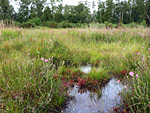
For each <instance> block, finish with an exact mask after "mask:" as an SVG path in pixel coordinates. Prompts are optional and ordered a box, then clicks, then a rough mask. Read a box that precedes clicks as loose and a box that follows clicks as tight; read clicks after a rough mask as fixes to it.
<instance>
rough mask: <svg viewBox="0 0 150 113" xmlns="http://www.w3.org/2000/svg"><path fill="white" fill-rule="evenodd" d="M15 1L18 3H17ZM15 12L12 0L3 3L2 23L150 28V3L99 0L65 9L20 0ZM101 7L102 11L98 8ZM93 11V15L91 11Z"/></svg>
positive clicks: (58, 1) (53, 2)
mask: <svg viewBox="0 0 150 113" xmlns="http://www.w3.org/2000/svg"><path fill="white" fill-rule="evenodd" d="M16 1H17V0H15V1H14V2H16ZM18 5H19V9H18V11H17V12H15V10H14V7H13V6H12V5H11V4H10V1H9V0H0V20H13V21H15V22H18V23H26V24H27V23H28V24H29V23H31V24H33V23H34V25H47V24H48V23H51V22H53V25H54V26H55V24H54V22H55V23H74V24H77V23H92V22H99V23H105V22H109V23H115V24H117V23H123V24H129V23H132V22H135V23H142V22H145V23H146V24H147V25H150V0H128V1H127V0H122V1H120V0H106V1H105V2H103V1H101V0H98V2H97V3H95V2H94V1H93V2H92V3H89V2H88V1H85V2H79V3H78V5H76V6H74V5H64V4H63V2H62V0H20V1H19V4H18ZM96 5H98V7H96ZM90 7H91V8H92V11H91V9H90Z"/></svg>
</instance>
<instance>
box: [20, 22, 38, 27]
mask: <svg viewBox="0 0 150 113" xmlns="http://www.w3.org/2000/svg"><path fill="white" fill-rule="evenodd" d="M20 27H23V28H33V27H35V24H34V23H32V22H30V21H27V22H23V23H22V24H21V25H20Z"/></svg>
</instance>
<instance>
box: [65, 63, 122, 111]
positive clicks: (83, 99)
mask: <svg viewBox="0 0 150 113" xmlns="http://www.w3.org/2000/svg"><path fill="white" fill-rule="evenodd" d="M80 70H81V71H83V72H84V73H89V72H90V71H91V70H92V67H91V65H87V66H82V67H80ZM123 89H124V86H123V84H122V83H121V82H118V79H116V78H111V79H110V80H109V82H108V83H107V84H106V85H105V86H104V87H103V88H102V89H100V91H99V92H94V91H90V90H88V89H85V88H80V87H79V86H77V85H74V87H73V88H69V90H68V93H69V96H71V97H73V99H72V100H70V101H69V102H68V104H67V106H66V108H65V109H64V113H111V112H114V108H115V107H118V106H120V105H121V104H122V98H121V96H120V95H119V93H120V92H121V91H122V90H123Z"/></svg>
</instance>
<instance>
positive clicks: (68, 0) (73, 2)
mask: <svg viewBox="0 0 150 113" xmlns="http://www.w3.org/2000/svg"><path fill="white" fill-rule="evenodd" d="M10 1H11V2H10V3H11V4H12V5H13V6H14V9H15V11H17V9H18V6H17V4H16V3H17V2H14V0H10ZM18 1H19V0H18ZM80 1H88V2H90V3H92V2H93V1H94V2H95V5H97V1H98V0H63V4H64V5H65V4H68V5H77V4H78V2H80ZM96 7H97V6H96Z"/></svg>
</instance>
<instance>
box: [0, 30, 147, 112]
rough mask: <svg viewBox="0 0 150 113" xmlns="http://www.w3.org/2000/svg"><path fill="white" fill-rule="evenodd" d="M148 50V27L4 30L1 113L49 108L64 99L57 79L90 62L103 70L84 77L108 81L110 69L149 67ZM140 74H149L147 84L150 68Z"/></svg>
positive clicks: (0, 39)
mask: <svg viewBox="0 0 150 113" xmlns="http://www.w3.org/2000/svg"><path fill="white" fill-rule="evenodd" d="M141 47H143V48H141ZM148 48H150V29H149V28H144V29H141V28H138V29H135V28H133V29H131V28H124V29H108V30H107V29H18V28H15V29H0V92H1V96H0V108H1V111H2V112H29V111H31V112H39V111H40V110H41V112H42V111H51V110H52V109H55V107H56V106H57V107H58V106H61V105H62V103H63V102H64V101H65V100H66V98H65V95H66V88H65V87H63V85H62V84H61V83H62V80H61V79H60V78H58V79H54V77H55V76H65V75H64V74H63V71H65V70H66V71H67V69H66V68H68V69H69V68H73V67H77V66H79V65H82V64H87V63H89V64H92V65H93V66H98V67H100V69H99V71H98V72H97V71H94V70H93V71H92V72H90V73H89V74H87V75H85V74H83V76H82V75H80V76H81V77H83V78H84V77H85V78H86V76H88V77H89V78H91V79H95V80H96V79H98V80H99V79H101V80H103V79H108V78H109V77H110V75H109V73H112V72H113V73H115V74H119V75H120V72H121V71H122V70H127V71H128V72H129V71H139V67H142V68H147V67H148V68H149V64H147V62H148V61H149V58H148V57H149V55H150V51H149V50H148ZM139 52H140V54H139V55H138V53H139ZM41 58H44V60H43V61H42V60H41ZM49 58H50V60H49ZM143 58H144V60H143V61H142V59H143ZM45 59H48V60H49V61H48V62H45ZM73 70H75V69H73ZM142 73H147V74H146V75H147V76H145V77H146V78H144V77H143V79H142V80H141V81H142V82H143V81H144V79H146V80H147V82H148V83H149V82H150V80H149V71H148V70H145V69H144V70H142ZM126 75H127V74H126ZM126 75H120V76H126ZM133 82H134V81H133ZM135 84H137V83H136V82H135ZM137 86H138V87H140V88H142V87H143V85H142V86H140V84H137ZM133 87H134V86H133ZM145 87H146V88H149V85H146V84H145ZM133 93H135V92H134V91H133ZM148 95H149V93H148ZM130 96H133V95H130ZM139 101H140V100H139ZM148 101H149V100H146V102H148ZM129 103H130V105H131V106H132V104H133V101H130V99H129ZM143 105H144V104H143ZM146 106H147V105H146Z"/></svg>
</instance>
